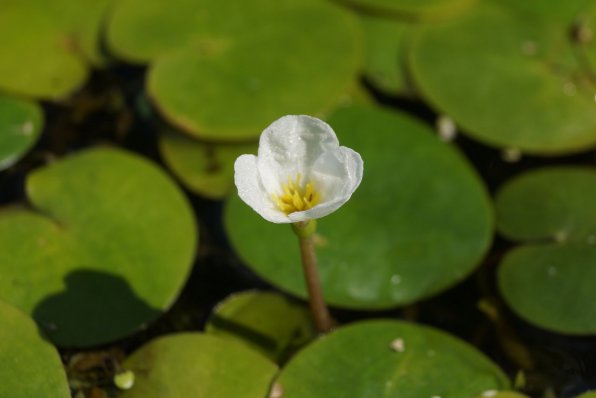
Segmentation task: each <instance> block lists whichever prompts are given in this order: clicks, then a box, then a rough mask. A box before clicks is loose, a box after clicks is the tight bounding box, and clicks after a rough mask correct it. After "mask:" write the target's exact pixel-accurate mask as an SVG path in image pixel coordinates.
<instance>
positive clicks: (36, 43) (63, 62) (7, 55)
mask: <svg viewBox="0 0 596 398" xmlns="http://www.w3.org/2000/svg"><path fill="white" fill-rule="evenodd" d="M0 37H10V40H4V41H3V43H2V48H1V50H0V90H3V91H8V92H14V93H18V94H22V95H26V96H31V97H37V98H42V99H60V98H63V97H66V96H67V95H69V94H70V93H71V92H72V91H73V90H75V89H76V88H77V87H79V86H80V85H81V84H82V83H83V82H84V81H85V79H86V78H87V67H86V65H85V62H84V61H83V59H82V58H81V57H80V56H79V53H78V50H77V48H76V41H74V40H73V38H72V36H71V35H70V33H69V31H68V30H67V29H65V27H64V26H63V25H62V24H61V23H60V21H58V19H57V18H56V15H55V14H54V15H53V14H52V12H50V8H49V6H48V4H45V3H44V2H38V1H32V0H8V1H5V2H3V4H2V12H1V13H0Z"/></svg>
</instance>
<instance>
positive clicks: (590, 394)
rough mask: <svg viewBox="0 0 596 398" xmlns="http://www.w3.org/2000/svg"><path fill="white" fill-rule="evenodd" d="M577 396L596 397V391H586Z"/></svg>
mask: <svg viewBox="0 0 596 398" xmlns="http://www.w3.org/2000/svg"><path fill="white" fill-rule="evenodd" d="M577 398H596V391H586V392H585V393H583V394H580V395H578V396H577Z"/></svg>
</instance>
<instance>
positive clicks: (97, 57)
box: [25, 0, 115, 66]
mask: <svg viewBox="0 0 596 398" xmlns="http://www.w3.org/2000/svg"><path fill="white" fill-rule="evenodd" d="M25 1H31V0H25ZM37 2H38V3H39V0H37ZM42 3H45V4H46V5H47V7H48V12H49V13H50V14H51V15H52V17H53V18H55V20H56V21H59V23H60V24H61V25H62V26H63V29H64V31H65V33H67V34H68V36H69V39H70V40H71V42H72V45H73V47H74V49H75V51H76V52H77V54H78V55H79V56H80V57H82V58H83V59H84V60H85V61H86V62H87V63H90V64H92V65H94V66H103V65H105V64H106V63H107V58H106V56H105V54H104V53H103V51H102V48H101V46H102V44H101V41H102V37H101V34H102V33H103V24H104V22H105V19H106V17H107V15H108V11H109V9H110V6H111V5H112V4H113V3H115V0H77V1H70V0H49V1H48V0H43V1H42Z"/></svg>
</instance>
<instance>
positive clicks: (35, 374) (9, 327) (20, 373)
mask: <svg viewBox="0 0 596 398" xmlns="http://www.w3.org/2000/svg"><path fill="white" fill-rule="evenodd" d="M0 396H1V397H10V398H31V397H44V398H68V397H70V391H69V389H68V383H67V381H66V374H65V373H64V369H63V368H62V362H61V361H60V356H59V355H58V352H57V351H56V349H55V348H54V347H53V346H52V345H51V344H50V343H48V342H47V341H45V340H44V339H43V338H42V337H41V336H40V334H39V331H38V330H37V325H35V322H33V320H32V319H31V318H29V317H28V316H26V315H25V314H23V313H21V312H20V311H18V310H17V309H15V308H14V307H11V306H10V305H8V304H6V303H4V302H2V301H0Z"/></svg>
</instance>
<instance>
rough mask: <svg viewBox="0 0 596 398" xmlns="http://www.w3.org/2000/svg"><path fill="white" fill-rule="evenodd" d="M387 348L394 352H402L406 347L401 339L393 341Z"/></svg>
mask: <svg viewBox="0 0 596 398" xmlns="http://www.w3.org/2000/svg"><path fill="white" fill-rule="evenodd" d="M389 347H391V349H392V350H393V351H395V352H404V351H405V350H406V345H405V343H404V339H402V338H399V339H395V340H393V341H392V342H391V344H390V345H389Z"/></svg>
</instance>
